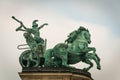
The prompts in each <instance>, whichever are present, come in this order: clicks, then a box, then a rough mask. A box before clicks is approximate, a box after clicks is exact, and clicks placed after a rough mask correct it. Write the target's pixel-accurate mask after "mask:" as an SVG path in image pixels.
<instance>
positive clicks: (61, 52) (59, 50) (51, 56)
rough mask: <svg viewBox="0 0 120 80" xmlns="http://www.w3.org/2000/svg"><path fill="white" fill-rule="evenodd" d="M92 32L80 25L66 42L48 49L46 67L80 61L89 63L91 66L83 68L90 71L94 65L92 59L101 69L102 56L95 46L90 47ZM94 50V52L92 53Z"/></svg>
mask: <svg viewBox="0 0 120 80" xmlns="http://www.w3.org/2000/svg"><path fill="white" fill-rule="evenodd" d="M90 36H91V35H90V33H89V31H88V30H87V29H85V28H84V27H82V26H81V27H79V29H78V30H75V31H73V32H72V33H70V35H69V36H68V39H66V40H65V43H59V44H57V45H55V47H54V48H52V49H48V50H46V53H45V54H44V57H45V63H44V66H45V67H51V66H52V67H62V66H64V67H71V66H69V64H76V63H78V62H80V61H82V62H84V63H87V64H89V65H90V66H89V67H87V68H84V69H83V70H85V71H88V70H89V69H90V68H91V67H93V63H92V62H91V61H90V60H94V61H95V62H96V64H97V69H99V70H100V69H101V66H100V58H99V57H98V56H97V54H96V49H95V48H94V47H88V44H90V43H91V39H90ZM90 51H92V53H90Z"/></svg>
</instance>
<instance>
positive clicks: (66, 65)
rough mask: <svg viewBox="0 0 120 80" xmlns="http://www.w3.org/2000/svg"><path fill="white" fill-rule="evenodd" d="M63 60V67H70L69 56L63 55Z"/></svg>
mask: <svg viewBox="0 0 120 80" xmlns="http://www.w3.org/2000/svg"><path fill="white" fill-rule="evenodd" d="M61 59H62V66H65V67H69V66H68V64H67V61H68V57H67V54H66V53H65V54H64V53H63V54H62V55H61Z"/></svg>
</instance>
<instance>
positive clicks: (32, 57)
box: [19, 50, 40, 67]
mask: <svg viewBox="0 0 120 80" xmlns="http://www.w3.org/2000/svg"><path fill="white" fill-rule="evenodd" d="M19 62H20V64H21V66H22V67H38V66H39V63H40V58H39V54H37V53H36V54H33V53H32V51H31V50H26V51H24V52H22V54H21V55H20V57H19Z"/></svg>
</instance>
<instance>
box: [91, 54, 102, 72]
mask: <svg viewBox="0 0 120 80" xmlns="http://www.w3.org/2000/svg"><path fill="white" fill-rule="evenodd" d="M92 59H93V60H94V61H95V63H96V65H97V69H99V70H100V69H101V66H100V58H99V57H98V56H97V54H94V56H92Z"/></svg>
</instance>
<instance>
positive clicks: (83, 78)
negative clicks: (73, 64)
mask: <svg viewBox="0 0 120 80" xmlns="http://www.w3.org/2000/svg"><path fill="white" fill-rule="evenodd" d="M49 69H50V70H49ZM49 69H48V68H47V69H45V68H39V70H37V71H35V70H31V71H28V70H23V71H22V72H19V75H20V77H21V80H92V78H91V76H90V74H89V73H87V72H83V71H82V70H79V71H80V72H79V73H78V72H76V71H75V70H76V69H75V70H73V69H72V70H73V71H72V70H71V69H67V70H66V69H65V68H64V69H62V68H61V69H58V68H56V69H51V68H49ZM77 70H78V69H77Z"/></svg>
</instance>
